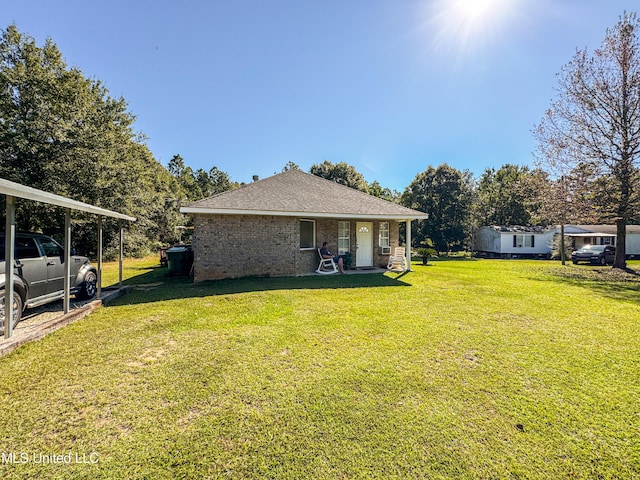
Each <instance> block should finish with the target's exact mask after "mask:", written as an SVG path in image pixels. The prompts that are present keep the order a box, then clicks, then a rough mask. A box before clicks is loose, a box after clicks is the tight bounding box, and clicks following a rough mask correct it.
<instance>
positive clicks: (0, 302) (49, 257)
mask: <svg viewBox="0 0 640 480" xmlns="http://www.w3.org/2000/svg"><path fill="white" fill-rule="evenodd" d="M71 253H72V256H71V258H70V260H71V289H70V293H72V294H75V296H76V298H78V299H90V298H93V297H94V296H95V295H96V290H97V280H98V273H97V270H96V269H95V267H93V266H92V265H91V263H89V259H88V258H86V257H82V256H78V255H73V251H72V252H71ZM14 255H15V266H14V272H15V276H14V279H15V280H14V285H13V288H14V293H13V312H14V314H13V321H12V324H13V325H14V326H15V325H16V324H17V323H18V322H19V321H20V319H21V318H22V313H23V311H24V310H25V309H26V308H31V307H37V306H39V305H44V304H45V303H49V302H53V301H55V300H58V299H60V298H62V297H64V277H65V270H66V269H65V264H64V249H63V248H62V247H61V246H60V244H58V242H56V241H55V240H54V239H53V238H50V237H47V236H46V235H41V234H36V233H18V234H16V240H15V246H14ZM5 269H6V262H5V236H4V233H3V234H1V235H0V331H2V332H4V317H5V314H4V311H5V309H4V291H5V281H6V277H5Z"/></svg>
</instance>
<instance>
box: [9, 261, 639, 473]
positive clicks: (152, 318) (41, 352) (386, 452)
mask: <svg viewBox="0 0 640 480" xmlns="http://www.w3.org/2000/svg"><path fill="white" fill-rule="evenodd" d="M154 263H156V259H155V258H153V259H148V260H146V261H137V262H133V261H128V262H127V263H126V269H125V277H126V278H127V280H126V283H128V284H130V285H132V290H131V292H130V293H129V294H128V295H126V296H124V297H122V298H120V299H118V300H116V301H115V302H114V303H112V304H110V305H109V306H107V307H104V308H102V309H100V310H98V311H97V312H96V313H94V314H92V315H90V316H89V317H86V318H85V319H84V320H82V321H80V322H78V323H75V324H72V325H70V326H68V327H66V328H64V329H62V330H58V331H57V332H55V333H54V334H52V335H50V336H48V337H47V338H45V339H43V340H42V341H39V342H36V343H33V344H30V345H27V346H25V347H22V348H20V349H19V350H17V351H16V352H14V353H13V354H11V355H9V356H7V357H4V358H0V372H2V385H1V386H0V405H1V407H0V453H2V455H3V457H2V459H3V461H4V464H0V478H16V479H17V478H20V479H23V478H38V479H40V478H56V479H57V478H73V479H76V478H87V479H95V478H98V479H101V478H104V479H107V478H109V479H111V478H112V479H125V478H126V479H174V478H185V479H187V478H188V479H191V478H194V479H198V478H234V479H236V478H237V479H247V478H248V479H251V478H274V479H276V478H277V479H298V478H312V479H324V478H329V479H333V478H336V479H343V478H381V479H390V478H428V479H449V478H451V479H466V478H468V479H476V478H478V479H505V478H531V479H537V478H541V479H563V478H568V479H597V478H604V479H633V478H640V304H639V298H640V277H634V276H631V275H613V274H612V273H611V272H612V270H611V269H610V268H607V269H601V268H596V267H589V266H582V265H580V266H573V265H568V266H566V267H561V266H560V265H559V264H558V263H557V262H545V261H493V260H479V261H476V260H458V261H436V262H433V263H432V265H430V266H422V265H418V264H414V270H415V271H414V272H411V273H408V274H406V275H404V276H400V277H397V276H396V275H395V274H386V275H346V276H345V275H342V276H329V277H327V276H311V277H301V278H284V279H243V280H233V281H220V282H210V283H204V284H195V285H194V284H191V283H189V282H188V281H187V280H186V279H181V278H169V277H167V276H166V269H160V268H151V267H152V265H153V264H154ZM630 266H632V267H633V268H637V269H640V263H638V262H636V263H635V264H633V263H631V265H630ZM108 267H109V268H111V269H113V268H114V265H113V264H110V265H108ZM109 275H110V274H109V273H107V274H106V275H105V280H106V281H105V285H106V284H108V283H109V281H110V280H109V279H111V278H112V277H113V279H112V283H113V282H115V281H117V273H116V274H115V275H112V276H111V277H110V276H109ZM10 453H13V454H14V457H13V459H14V462H15V463H12V464H10V463H8V461H9V459H10V456H9V455H10ZM66 454H70V457H61V458H59V459H56V458H55V455H66ZM21 455H22V456H21ZM76 455H77V456H78V458H77V459H76ZM53 460H58V463H54V462H53ZM21 461H24V463H20V462H21ZM78 461H79V462H82V461H84V462H86V463H78ZM42 462H45V463H42Z"/></svg>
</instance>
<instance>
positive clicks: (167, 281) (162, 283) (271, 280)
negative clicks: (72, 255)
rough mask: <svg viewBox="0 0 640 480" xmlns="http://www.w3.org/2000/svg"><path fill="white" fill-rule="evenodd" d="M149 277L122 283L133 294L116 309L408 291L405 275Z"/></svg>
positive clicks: (151, 272)
mask: <svg viewBox="0 0 640 480" xmlns="http://www.w3.org/2000/svg"><path fill="white" fill-rule="evenodd" d="M144 270H147V273H144V274H141V275H136V276H133V277H131V278H129V279H127V280H125V281H124V282H123V285H127V286H129V287H130V289H131V290H130V292H129V293H128V294H127V295H125V296H123V297H121V298H119V299H116V300H114V301H113V302H111V304H113V305H121V304H134V303H148V302H159V301H164V300H173V299H182V298H198V297H208V296H212V295H230V294H237V293H247V292H262V291H269V290H299V289H317V290H333V289H343V288H380V287H408V286H411V284H409V283H407V282H405V281H403V280H401V279H400V278H402V277H404V276H405V275H406V274H403V275H399V276H397V277H391V276H388V275H384V274H382V273H370V274H358V275H348V274H347V275H330V276H320V275H318V276H315V275H312V276H304V277H245V278H235V279H224V280H209V281H205V282H199V283H193V281H192V279H191V277H188V276H169V275H168V271H167V269H166V268H163V267H153V268H152V269H148V268H146V269H144Z"/></svg>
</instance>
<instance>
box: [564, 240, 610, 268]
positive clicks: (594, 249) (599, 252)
mask: <svg viewBox="0 0 640 480" xmlns="http://www.w3.org/2000/svg"><path fill="white" fill-rule="evenodd" d="M615 256H616V247H614V246H613V245H585V246H584V247H582V248H581V249H579V250H576V251H574V252H572V253H571V261H572V262H573V263H576V264H577V263H578V262H589V263H593V264H597V265H607V264H608V263H610V264H613V261H614V258H615Z"/></svg>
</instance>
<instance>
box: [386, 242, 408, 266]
mask: <svg viewBox="0 0 640 480" xmlns="http://www.w3.org/2000/svg"><path fill="white" fill-rule="evenodd" d="M405 255H406V249H405V247H396V248H395V249H394V251H393V255H389V262H388V263H387V270H391V271H392V272H404V271H406V270H407V257H406V256H405Z"/></svg>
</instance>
